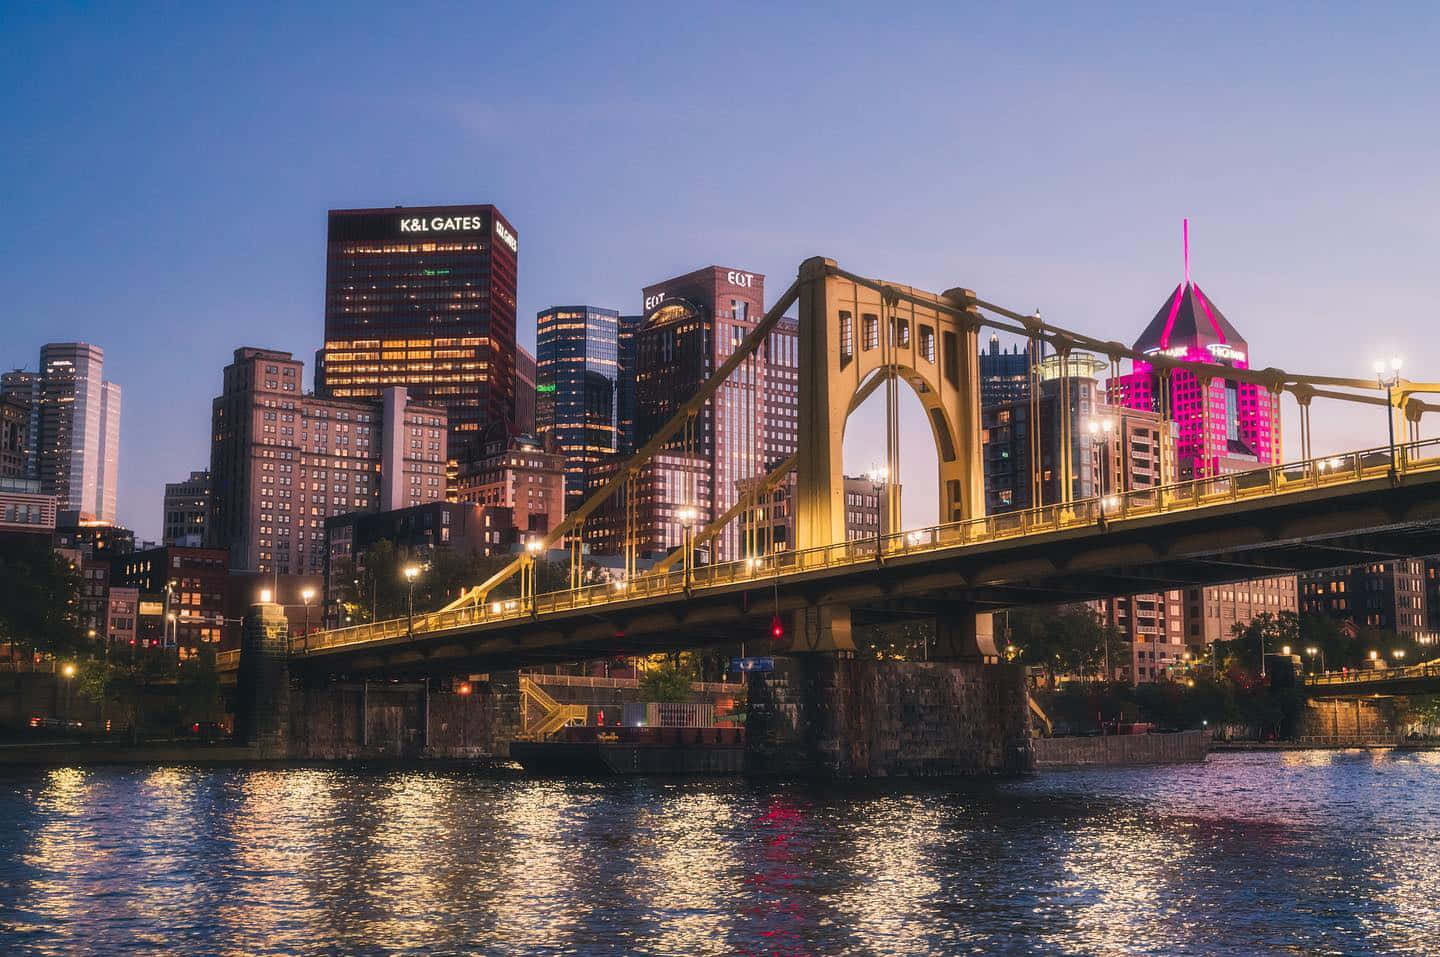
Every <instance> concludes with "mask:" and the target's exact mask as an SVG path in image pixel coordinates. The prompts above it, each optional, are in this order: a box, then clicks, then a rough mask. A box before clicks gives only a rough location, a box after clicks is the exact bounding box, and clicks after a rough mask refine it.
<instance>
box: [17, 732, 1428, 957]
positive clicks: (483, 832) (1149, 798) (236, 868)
mask: <svg viewBox="0 0 1440 957" xmlns="http://www.w3.org/2000/svg"><path fill="white" fill-rule="evenodd" d="M1437 948H1440V754H1437V753H1421V754H1409V753H1383V752H1382V753H1375V754H1370V753H1365V752H1358V751H1352V752H1336V753H1331V752H1292V753H1284V754H1277V753H1265V754H1222V755H1213V756H1211V758H1210V760H1209V761H1208V762H1207V763H1206V764H1204V765H1189V766H1174V767H1160V768H1133V769H1098V770H1077V771H1063V772H1047V773H1044V774H1041V775H1037V776H1035V777H1032V778H1028V779H1024V780H1018V781H1001V782H979V783H971V784H955V783H953V782H950V783H943V784H942V783H937V782H928V783H921V784H900V783H893V782H891V783H883V784H877V783H867V784H861V785H844V786H833V787H817V786H813V785H801V784H785V785H782V784H761V783H753V782H746V781H741V780H732V779H721V780H687V781H672V780H664V779H631V780H615V781H559V780H529V779H525V778H522V777H519V776H516V775H512V774H508V773H500V772H494V771H489V772H484V773H480V772H472V771H436V770H395V769H357V768H333V769H331V768H320V769H312V768H298V769H297V768H289V769H278V768H256V767H244V768H221V769H213V768H211V769H199V768H183V767H175V768H148V767H96V768H62V769H17V768H8V769H0V953H4V954H46V955H48V954H55V955H72V954H111V953H165V954H181V955H190V954H330V953H344V954H391V953H437V952H438V953H484V954H492V953H493V954H511V953H553V954H562V953H577V954H590V953H596V954H608V953H647V954H683V955H691V954H852V953H853V954H871V953H873V954H911V953H914V954H949V953H967V952H969V953H1017V954H1024V953H1034V954H1060V953H1074V954H1247V955H1248V954H1263V953H1277V954H1278V953H1286V954H1294V953H1316V952H1322V953H1337V954H1365V953H1377V954H1378V953H1416V954H1419V953H1432V954H1433V953H1436V952H1437Z"/></svg>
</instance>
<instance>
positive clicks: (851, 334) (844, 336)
mask: <svg viewBox="0 0 1440 957" xmlns="http://www.w3.org/2000/svg"><path fill="white" fill-rule="evenodd" d="M854 357H855V319H854V317H852V316H851V315H850V313H848V312H846V311H845V310H843V309H842V310H840V367H841V368H844V367H845V366H847V365H849V363H850V360H851V359H853V358H854Z"/></svg>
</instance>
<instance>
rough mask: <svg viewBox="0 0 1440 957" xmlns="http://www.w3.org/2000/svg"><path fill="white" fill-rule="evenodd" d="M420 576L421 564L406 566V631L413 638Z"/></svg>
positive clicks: (306, 606) (307, 605) (307, 606)
mask: <svg viewBox="0 0 1440 957" xmlns="http://www.w3.org/2000/svg"><path fill="white" fill-rule="evenodd" d="M419 577H420V566H419V565H406V566H405V581H407V582H409V583H410V589H409V593H408V595H407V598H406V606H405V607H406V612H405V632H406V634H408V635H409V636H410V637H411V638H414V637H415V579H417V578H419ZM305 613H306V615H307V616H308V615H309V613H310V605H309V604H308V603H307V604H306V605H305Z"/></svg>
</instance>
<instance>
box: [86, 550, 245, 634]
mask: <svg viewBox="0 0 1440 957" xmlns="http://www.w3.org/2000/svg"><path fill="white" fill-rule="evenodd" d="M110 564H111V571H110V581H111V583H112V584H113V585H116V586H121V587H125V588H133V589H135V590H136V592H137V594H138V601H139V602H140V603H141V604H142V605H143V604H149V605H155V604H158V605H160V606H161V609H162V615H161V620H160V622H159V624H160V635H159V636H158V642H159V644H160V645H162V646H164V647H167V648H177V649H178V650H179V656H180V658H181V660H184V659H187V658H190V657H192V656H193V655H194V654H195V653H196V652H197V651H198V650H199V648H200V646H201V645H202V644H212V645H214V646H215V647H216V648H217V649H218V648H219V646H220V639H221V637H222V633H223V631H224V627H225V599H226V590H227V588H228V586H229V571H228V569H227V567H226V566H227V564H228V554H227V552H226V551H225V549H223V548H189V547H183V546H177V545H164V546H161V547H159V548H147V549H145V550H143V551H137V552H132V553H131V554H129V555H123V556H120V557H118V558H116V559H114V560H113V561H112V562H111V563H110ZM138 610H139V609H138V608H137V611H138ZM172 615H173V616H174V617H173V618H171V617H170V616H172ZM138 624H139V623H138V622H137V626H138ZM114 637H115V638H119V637H120V636H114ZM146 640H147V642H148V641H153V640H156V639H155V638H147V639H146Z"/></svg>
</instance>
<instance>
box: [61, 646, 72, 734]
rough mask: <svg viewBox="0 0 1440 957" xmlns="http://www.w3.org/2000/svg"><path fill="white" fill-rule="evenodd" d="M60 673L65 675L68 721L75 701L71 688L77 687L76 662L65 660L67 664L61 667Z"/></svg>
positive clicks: (66, 716)
mask: <svg viewBox="0 0 1440 957" xmlns="http://www.w3.org/2000/svg"><path fill="white" fill-rule="evenodd" d="M60 673H61V674H62V675H64V676H65V721H66V722H67V723H68V722H69V721H70V713H71V711H72V707H71V706H72V704H73V702H74V698H73V696H72V695H71V693H70V692H71V689H72V688H74V687H75V665H74V663H72V662H69V661H67V662H65V666H64V667H63V668H61V669H60Z"/></svg>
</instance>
